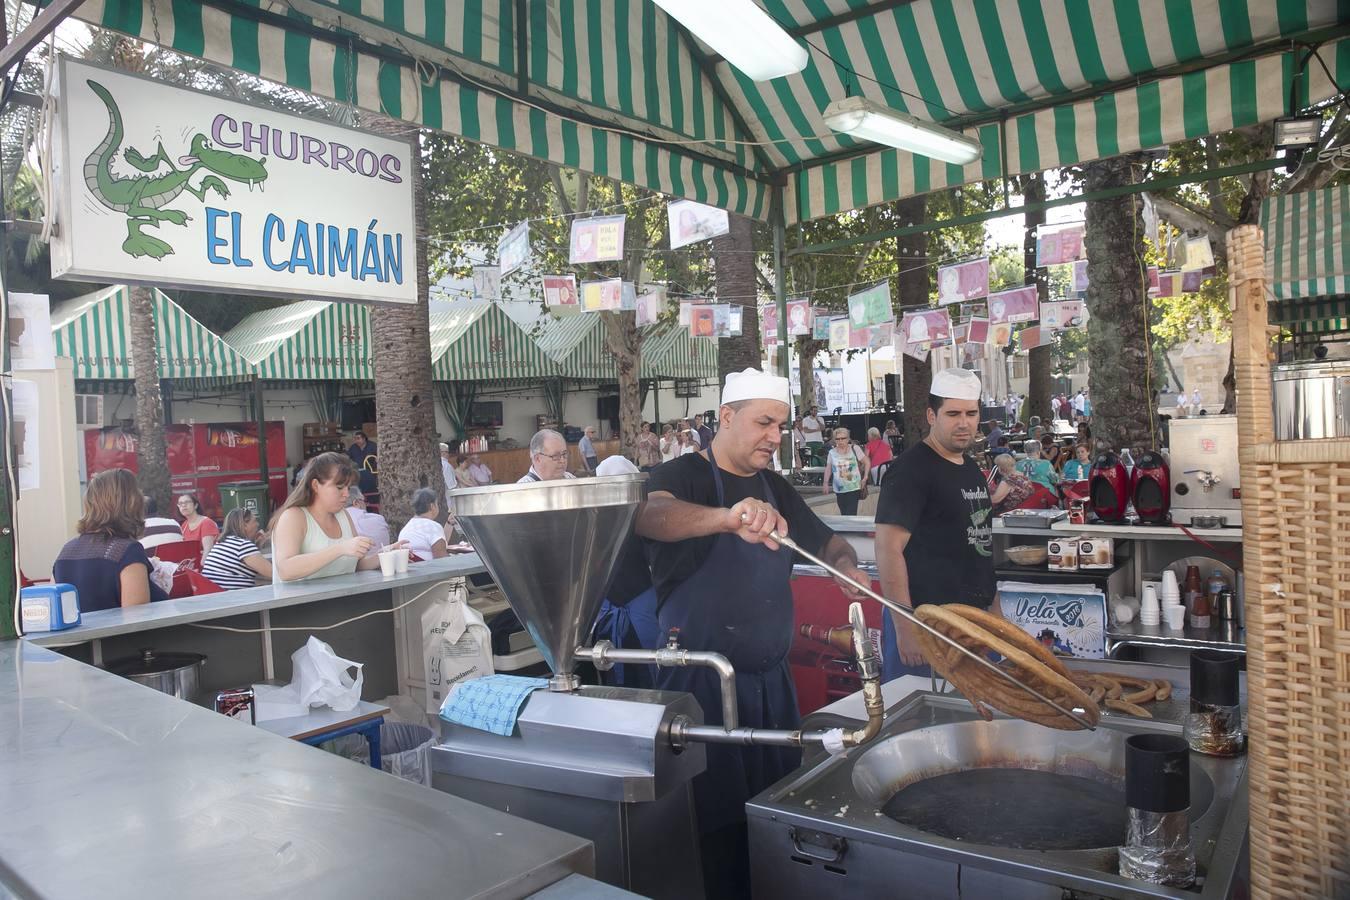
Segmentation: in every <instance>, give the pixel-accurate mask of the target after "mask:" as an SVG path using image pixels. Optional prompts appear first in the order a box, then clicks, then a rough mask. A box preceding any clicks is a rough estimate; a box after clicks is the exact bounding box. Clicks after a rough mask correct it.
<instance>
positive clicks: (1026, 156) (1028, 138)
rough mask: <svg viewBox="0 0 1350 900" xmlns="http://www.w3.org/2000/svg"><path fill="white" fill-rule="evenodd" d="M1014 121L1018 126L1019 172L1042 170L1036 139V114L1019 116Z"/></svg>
mask: <svg viewBox="0 0 1350 900" xmlns="http://www.w3.org/2000/svg"><path fill="white" fill-rule="evenodd" d="M1013 122H1014V123H1015V124H1016V126H1017V167H1018V171H1019V172H1039V171H1040V170H1041V153H1040V147H1039V146H1038V142H1037V140H1036V114H1035V113H1028V114H1027V115H1025V116H1018V117H1017V118H1016V119H1014V120H1013Z"/></svg>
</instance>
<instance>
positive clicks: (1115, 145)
mask: <svg viewBox="0 0 1350 900" xmlns="http://www.w3.org/2000/svg"><path fill="white" fill-rule="evenodd" d="M1092 111H1093V112H1094V113H1095V114H1096V115H1095V118H1096V119H1097V155H1098V156H1099V157H1105V156H1119V155H1120V130H1119V125H1120V122H1119V119H1118V118H1117V116H1116V97H1115V95H1114V94H1103V95H1102V96H1100V97H1098V98H1097V99H1096V100H1094V101H1092Z"/></svg>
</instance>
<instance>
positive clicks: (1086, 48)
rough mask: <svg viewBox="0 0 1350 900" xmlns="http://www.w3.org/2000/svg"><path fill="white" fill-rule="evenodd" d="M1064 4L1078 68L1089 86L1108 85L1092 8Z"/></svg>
mask: <svg viewBox="0 0 1350 900" xmlns="http://www.w3.org/2000/svg"><path fill="white" fill-rule="evenodd" d="M1062 2H1063V4H1064V16H1065V18H1066V19H1068V22H1069V33H1070V34H1072V35H1073V50H1074V53H1075V54H1077V56H1078V68H1079V69H1080V70H1082V72H1083V77H1084V78H1085V79H1087V82H1088V84H1092V85H1099V84H1106V83H1107V82H1108V81H1109V80H1110V77H1109V76H1108V75H1107V74H1106V65H1105V64H1104V63H1103V62H1102V51H1101V47H1100V46H1099V45H1098V43H1097V26H1096V23H1095V22H1094V21H1093V12H1092V7H1091V6H1090V5H1089V4H1087V3H1083V2H1082V0H1062ZM1239 2H1245V0H1239Z"/></svg>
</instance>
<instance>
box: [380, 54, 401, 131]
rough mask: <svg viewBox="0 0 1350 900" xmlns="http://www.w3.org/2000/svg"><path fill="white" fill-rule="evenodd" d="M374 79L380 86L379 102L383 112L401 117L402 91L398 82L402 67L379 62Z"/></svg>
mask: <svg viewBox="0 0 1350 900" xmlns="http://www.w3.org/2000/svg"><path fill="white" fill-rule="evenodd" d="M379 67H380V68H379V72H378V73H376V80H377V81H378V83H379V86H380V103H381V104H383V105H384V109H385V112H386V113H388V114H389V115H391V116H393V117H394V118H402V117H403V91H402V84H401V83H400V73H401V72H402V68H401V67H399V66H396V65H393V64H392V63H387V62H380V63H379Z"/></svg>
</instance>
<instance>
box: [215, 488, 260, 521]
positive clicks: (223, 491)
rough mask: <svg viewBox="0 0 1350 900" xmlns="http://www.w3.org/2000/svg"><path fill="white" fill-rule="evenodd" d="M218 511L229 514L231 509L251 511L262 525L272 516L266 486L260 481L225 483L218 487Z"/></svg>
mask: <svg viewBox="0 0 1350 900" xmlns="http://www.w3.org/2000/svg"><path fill="white" fill-rule="evenodd" d="M220 509H221V512H222V513H229V511H230V510H232V509H251V510H253V514H254V515H255V516H256V517H257V518H258V520H259V521H261V522H263V523H264V524H265V523H266V522H267V517H268V516H270V515H271V514H272V509H271V501H270V499H269V498H268V496H267V485H266V484H264V483H263V482H261V481H227V482H225V483H224V484H222V485H221V486H220Z"/></svg>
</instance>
